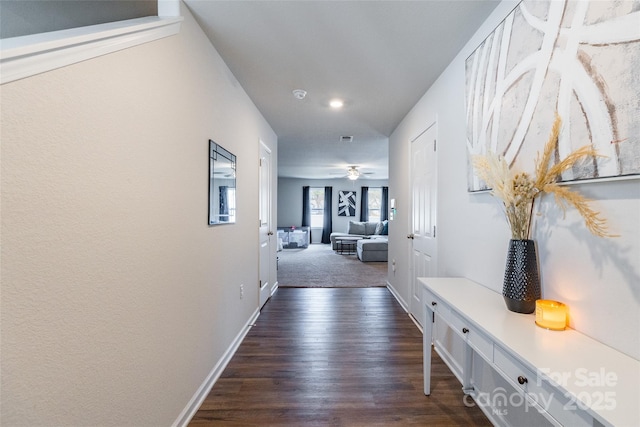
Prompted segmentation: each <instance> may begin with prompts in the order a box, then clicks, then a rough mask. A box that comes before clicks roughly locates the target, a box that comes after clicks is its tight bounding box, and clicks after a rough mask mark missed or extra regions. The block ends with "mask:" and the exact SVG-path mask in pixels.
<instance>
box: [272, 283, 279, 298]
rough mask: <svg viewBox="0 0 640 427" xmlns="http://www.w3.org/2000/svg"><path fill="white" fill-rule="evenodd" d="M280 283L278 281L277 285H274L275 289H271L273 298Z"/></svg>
mask: <svg viewBox="0 0 640 427" xmlns="http://www.w3.org/2000/svg"><path fill="white" fill-rule="evenodd" d="M278 285H279V283H278V281H277V280H276V283H275V284H274V285H273V288H271V296H273V294H275V293H276V291H277V290H278Z"/></svg>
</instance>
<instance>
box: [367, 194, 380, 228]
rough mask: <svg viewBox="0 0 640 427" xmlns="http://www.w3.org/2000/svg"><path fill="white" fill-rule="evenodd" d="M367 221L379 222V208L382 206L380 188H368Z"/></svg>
mask: <svg viewBox="0 0 640 427" xmlns="http://www.w3.org/2000/svg"><path fill="white" fill-rule="evenodd" d="M368 197H369V203H368V206H367V207H368V208H369V222H380V208H381V206H382V188H369V194H368Z"/></svg>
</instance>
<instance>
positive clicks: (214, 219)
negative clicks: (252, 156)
mask: <svg viewBox="0 0 640 427" xmlns="http://www.w3.org/2000/svg"><path fill="white" fill-rule="evenodd" d="M235 222H236V156H235V155H233V154H231V153H230V152H229V151H227V150H225V149H224V148H222V147H221V146H220V145H218V144H216V143H215V142H213V141H212V140H209V225H217V224H233V223H235Z"/></svg>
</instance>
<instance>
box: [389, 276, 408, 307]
mask: <svg viewBox="0 0 640 427" xmlns="http://www.w3.org/2000/svg"><path fill="white" fill-rule="evenodd" d="M387 289H389V292H391V295H393V296H394V297H395V299H396V300H398V302H399V303H400V306H401V307H402V309H403V310H404V311H406V312H407V313H408V312H409V305H408V304H407V303H406V302H405V301H404V300H403V299H402V298H401V297H400V295H399V294H398V293H397V292H396V290H395V289H393V286H391V283H389V281H387Z"/></svg>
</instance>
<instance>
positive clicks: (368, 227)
mask: <svg viewBox="0 0 640 427" xmlns="http://www.w3.org/2000/svg"><path fill="white" fill-rule="evenodd" d="M377 226H378V223H377V222H365V223H364V234H365V236H371V235H372V234H375V233H376V227H377Z"/></svg>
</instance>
